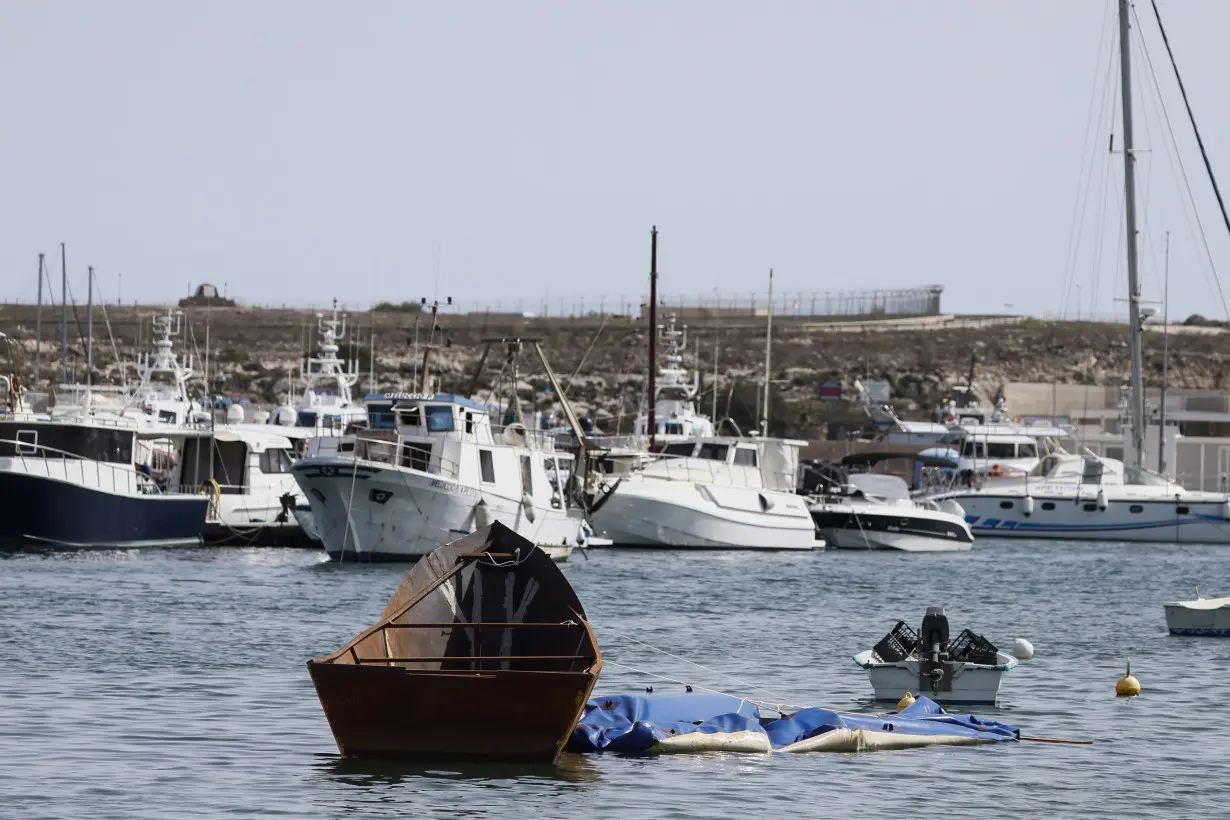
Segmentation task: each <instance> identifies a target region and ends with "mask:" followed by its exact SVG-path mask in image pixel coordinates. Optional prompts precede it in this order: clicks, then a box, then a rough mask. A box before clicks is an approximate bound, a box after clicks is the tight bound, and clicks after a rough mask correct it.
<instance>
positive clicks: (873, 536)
mask: <svg viewBox="0 0 1230 820" xmlns="http://www.w3.org/2000/svg"><path fill="white" fill-rule="evenodd" d="M846 481H847V482H848V483H846V484H844V485H842V486H840V487H836V488H833V489H832V490H831V491H828V492H825V493H823V494H821V495H819V496H817V497H816V500H815V501H814V502H813V503H812V504H811V506H810V509H811V516H812V519H813V520H814V521H815V522H816V529H817V530H818V531H819V533H820V535H821V536H823V537H824V540H825V542H826V543H827V544H828V545H829V546H830V547H838V548H845V549H886V550H901V551H903V552H962V551H967V550H969V549H970V547H972V546H973V543H974V536H973V534H972V533H971V532H970V528H969V525H968V524H966V523H965V518H964V511H963V510H962V509H961V507H960V506H959V505H957V504H956V502H952V501H947V502H943V504H937V503H936V502H933V501H930V500H927V499H920V500H918V501H915V500H914V499H912V498H910V488H909V486H908V485H907V484H906V483H905V481H904V480H903V479H901V478H898V477H897V476H894V475H882V474H878V473H853V474H849V475H848V476H847V477H846Z"/></svg>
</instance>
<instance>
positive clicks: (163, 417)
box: [158, 410, 175, 424]
mask: <svg viewBox="0 0 1230 820" xmlns="http://www.w3.org/2000/svg"><path fill="white" fill-rule="evenodd" d="M158 420H159V421H165V422H166V423H167V424H174V423H175V411H174V410H159V411H158Z"/></svg>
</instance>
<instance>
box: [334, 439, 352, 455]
mask: <svg viewBox="0 0 1230 820" xmlns="http://www.w3.org/2000/svg"><path fill="white" fill-rule="evenodd" d="M337 451H338V452H339V453H353V452H354V439H350V440H348V441H339V442H338V443H337Z"/></svg>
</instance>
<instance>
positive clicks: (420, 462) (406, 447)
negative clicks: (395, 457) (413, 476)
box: [401, 444, 431, 473]
mask: <svg viewBox="0 0 1230 820" xmlns="http://www.w3.org/2000/svg"><path fill="white" fill-rule="evenodd" d="M430 463H431V445H430V444H403V445H402V446H401V466H403V467H409V468H410V469H411V470H418V471H419V472H423V473H425V472H427V465H429V464H430Z"/></svg>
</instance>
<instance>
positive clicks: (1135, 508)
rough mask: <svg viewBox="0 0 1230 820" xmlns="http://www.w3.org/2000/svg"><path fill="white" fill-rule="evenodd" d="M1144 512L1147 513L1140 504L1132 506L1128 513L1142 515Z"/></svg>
mask: <svg viewBox="0 0 1230 820" xmlns="http://www.w3.org/2000/svg"><path fill="white" fill-rule="evenodd" d="M1144 511H1145V508H1144V507H1142V506H1141V505H1140V504H1133V505H1132V506H1130V507H1128V512H1134V513H1142V512H1144Z"/></svg>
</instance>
